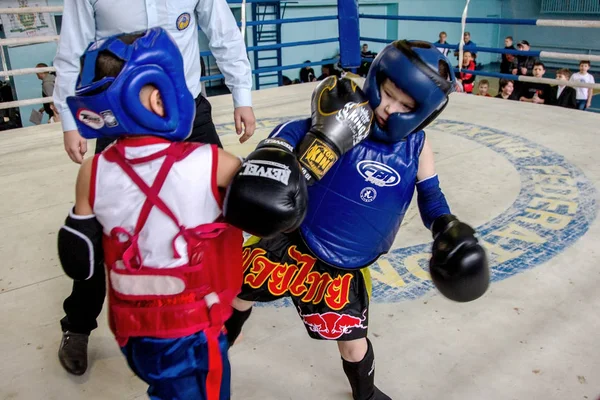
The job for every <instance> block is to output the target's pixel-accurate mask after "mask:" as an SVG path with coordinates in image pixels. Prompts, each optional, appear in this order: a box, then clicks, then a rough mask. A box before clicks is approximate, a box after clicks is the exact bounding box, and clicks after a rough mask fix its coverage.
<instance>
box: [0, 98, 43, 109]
mask: <svg viewBox="0 0 600 400" xmlns="http://www.w3.org/2000/svg"><path fill="white" fill-rule="evenodd" d="M53 101H54V100H53V99H52V97H40V98H38V99H27V100H15V101H5V102H3V103H0V110H6V109H7V108H14V107H24V106H33V105H35V104H44V103H52V102H53Z"/></svg>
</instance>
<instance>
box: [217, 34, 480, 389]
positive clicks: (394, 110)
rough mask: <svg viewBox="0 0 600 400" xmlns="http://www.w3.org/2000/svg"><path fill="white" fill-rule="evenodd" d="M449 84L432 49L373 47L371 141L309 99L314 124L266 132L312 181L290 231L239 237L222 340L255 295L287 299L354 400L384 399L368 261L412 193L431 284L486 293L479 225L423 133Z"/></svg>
mask: <svg viewBox="0 0 600 400" xmlns="http://www.w3.org/2000/svg"><path fill="white" fill-rule="evenodd" d="M454 84H455V77H454V74H453V72H452V68H451V66H450V63H449V62H448V60H447V59H446V57H444V56H443V55H442V54H441V53H440V52H439V51H438V50H437V49H436V48H435V47H434V46H433V45H431V44H430V43H427V42H420V41H396V42H393V43H391V44H390V45H388V46H387V47H386V48H385V49H384V50H383V51H382V52H381V53H379V55H378V56H377V58H376V59H375V60H374V62H373V64H372V65H371V68H370V70H369V73H368V75H367V78H366V81H365V85H364V93H365V95H366V98H367V99H368V103H369V105H370V107H371V108H372V110H373V113H374V120H375V122H374V123H373V124H372V126H371V127H370V132H369V133H370V134H369V135H368V137H366V138H365V136H364V135H359V137H358V138H357V137H356V135H355V137H354V138H353V139H354V140H353V141H352V146H350V148H349V147H348V146H347V145H344V144H343V143H346V142H345V139H346V138H345V137H343V136H342V135H339V133H338V131H337V130H330V129H322V128H320V127H321V126H327V124H323V123H322V120H323V119H324V118H332V114H331V113H329V112H327V110H323V109H322V104H320V103H321V102H320V101H318V100H319V99H316V100H315V98H314V97H313V115H312V119H307V120H299V121H290V122H287V123H285V124H283V125H281V126H279V127H277V128H276V129H275V130H274V131H273V133H272V134H271V138H270V139H271V140H272V141H280V142H281V143H282V144H285V145H288V146H293V147H294V148H295V149H296V151H297V154H298V157H299V161H300V163H301V165H302V168H303V172H304V173H305V176H306V177H307V179H308V180H309V183H310V186H309V188H308V212H307V215H306V218H305V219H304V221H303V223H302V224H301V225H300V227H299V229H298V230H296V231H294V232H292V233H289V234H280V235H278V236H276V237H274V238H263V239H258V238H255V239H253V240H250V241H248V242H247V243H246V247H245V249H244V267H245V272H244V285H243V287H242V292H241V293H240V295H239V296H238V298H237V299H236V300H235V301H234V303H233V304H234V308H235V310H234V313H233V315H232V317H231V318H230V319H229V320H228V321H227V322H226V324H225V326H226V327H227V331H228V336H229V340H230V343H233V342H234V340H235V338H236V336H237V335H238V334H239V333H240V331H241V327H242V325H243V323H244V322H245V321H246V320H247V318H248V317H249V315H250V312H251V310H252V308H251V307H252V304H253V302H255V301H259V302H263V301H272V300H275V299H277V298H280V297H283V296H290V297H291V299H292V302H293V303H294V305H295V306H296V308H297V310H298V313H299V315H300V317H301V318H302V320H303V322H304V324H305V327H306V329H307V332H308V334H309V336H311V337H312V338H315V339H325V340H336V341H337V343H338V347H339V350H340V353H341V356H342V365H343V369H344V372H345V373H346V376H347V377H348V380H349V382H350V386H351V387H352V394H353V397H354V399H355V400H385V399H390V397H388V396H387V395H385V394H384V393H382V392H381V391H380V390H379V389H378V388H377V387H376V386H375V384H374V376H375V374H374V352H373V346H372V345H371V342H370V341H369V340H368V339H367V327H368V312H369V293H370V277H369V273H368V271H369V270H368V266H369V265H370V264H372V263H373V262H374V261H375V260H377V258H378V257H380V256H381V255H382V254H385V253H386V252H388V251H389V249H390V248H391V246H392V243H393V242H394V239H395V237H396V234H397V233H398V230H399V228H400V224H401V222H402V219H403V217H404V215H405V213H406V210H407V209H408V206H409V204H410V202H411V199H412V197H413V194H414V192H415V188H416V191H417V193H418V205H419V210H420V214H421V217H422V220H423V223H424V224H425V227H426V228H427V229H430V230H431V232H432V235H433V238H434V242H433V247H432V257H431V261H430V273H431V277H432V280H433V283H434V284H435V286H436V287H437V289H438V290H439V291H440V292H441V293H442V294H443V295H444V296H446V297H448V298H450V299H452V300H455V301H460V302H466V301H472V300H475V299H477V298H478V297H480V296H481V295H483V294H484V293H485V291H486V290H487V287H488V285H489V269H488V264H487V257H486V254H485V251H484V250H483V248H482V247H481V246H480V245H479V244H478V241H477V239H476V237H475V231H474V230H473V229H472V228H471V227H470V226H468V225H467V224H465V223H463V222H460V221H459V220H458V219H457V218H456V217H455V216H454V215H452V214H451V213H450V208H449V206H448V204H447V202H446V199H445V197H444V195H443V193H442V192H441V190H440V186H439V181H438V177H437V175H436V173H435V166H434V159H433V151H432V149H431V147H430V145H429V143H428V141H427V139H426V136H425V132H424V131H423V129H424V128H425V127H426V126H427V125H428V124H429V123H431V122H432V121H433V120H434V119H435V118H436V117H437V116H438V115H439V114H440V113H441V112H442V111H443V109H444V108H445V107H446V105H447V104H448V95H449V94H450V92H451V91H452V88H453V85H454ZM356 119H357V118H356V117H355V118H349V121H355V120H356ZM315 131H318V132H319V133H318V134H315ZM360 131H361V130H360V129H354V130H353V132H355V133H356V132H360ZM340 149H343V151H340ZM322 397H323V398H326V397H327V396H326V395H323V396H322Z"/></svg>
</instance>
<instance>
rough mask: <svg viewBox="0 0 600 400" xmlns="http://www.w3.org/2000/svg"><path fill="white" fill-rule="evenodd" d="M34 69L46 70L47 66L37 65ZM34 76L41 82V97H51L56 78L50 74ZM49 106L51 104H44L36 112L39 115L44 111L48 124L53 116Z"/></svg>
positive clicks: (44, 73)
mask: <svg viewBox="0 0 600 400" xmlns="http://www.w3.org/2000/svg"><path fill="white" fill-rule="evenodd" d="M35 67H36V68H48V64H44V63H39V64H38V65H36V66H35ZM36 75H37V78H38V79H39V80H40V81H42V97H52V94H53V93H54V82H55V81H56V76H55V75H54V74H51V73H50V72H39V73H37V74H36ZM50 104H51V103H44V106H43V107H41V108H40V109H39V110H38V111H39V112H41V113H43V112H44V111H45V112H46V114H48V122H49V121H50V119H51V118H52V117H53V116H54V111H52V107H50Z"/></svg>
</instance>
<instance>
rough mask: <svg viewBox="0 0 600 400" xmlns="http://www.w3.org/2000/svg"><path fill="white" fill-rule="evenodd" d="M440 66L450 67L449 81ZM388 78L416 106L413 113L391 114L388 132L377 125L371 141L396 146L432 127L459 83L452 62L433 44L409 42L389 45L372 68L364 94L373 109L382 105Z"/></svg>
mask: <svg viewBox="0 0 600 400" xmlns="http://www.w3.org/2000/svg"><path fill="white" fill-rule="evenodd" d="M440 63H445V64H446V69H447V70H448V75H449V79H447V78H446V77H443V76H441V75H440V73H439V68H440ZM386 78H389V79H390V80H391V81H392V82H393V83H394V84H395V85H396V86H397V87H398V88H400V89H401V90H402V91H403V92H405V93H406V94H408V95H410V96H411V97H412V98H413V99H414V100H415V102H416V107H415V109H414V110H413V111H412V112H409V113H393V114H391V115H390V116H389V117H388V119H387V121H386V127H385V129H383V128H381V127H380V126H379V125H378V124H373V127H372V129H373V131H372V133H371V137H372V138H374V139H376V140H380V141H383V142H392V143H395V142H399V141H400V140H402V139H404V138H405V137H406V136H408V135H410V134H411V133H414V132H418V131H420V130H422V129H424V128H425V127H426V126H427V125H429V124H430V123H431V122H432V121H433V120H434V119H435V118H436V117H437V116H438V115H439V114H440V113H441V112H442V111H443V109H444V108H445V107H446V105H447V104H448V95H449V94H450V92H452V91H453V89H454V83H455V80H456V78H455V76H454V71H453V70H452V67H451V64H450V62H449V61H448V59H447V58H446V57H445V56H444V55H443V54H442V53H440V51H439V50H438V49H437V48H435V47H434V46H433V45H432V44H431V43H428V42H423V41H406V40H398V41H395V42H393V43H391V44H389V45H387V46H386V47H385V49H383V51H382V52H381V53H379V54H378V55H377V57H376V58H375V60H374V61H373V64H371V67H370V68H369V73H368V74H367V78H366V81H365V85H364V89H363V90H364V92H365V94H366V95H367V97H368V99H369V104H370V105H371V107H372V108H373V109H376V108H377V107H378V106H379V104H380V103H381V93H380V86H381V84H382V83H383V82H384V81H385V79H386Z"/></svg>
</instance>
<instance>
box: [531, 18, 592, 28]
mask: <svg viewBox="0 0 600 400" xmlns="http://www.w3.org/2000/svg"><path fill="white" fill-rule="evenodd" d="M535 25H536V26H556V27H559V28H600V21H585V20H572V21H570V20H568V19H538V20H537V21H536V22H535Z"/></svg>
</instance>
